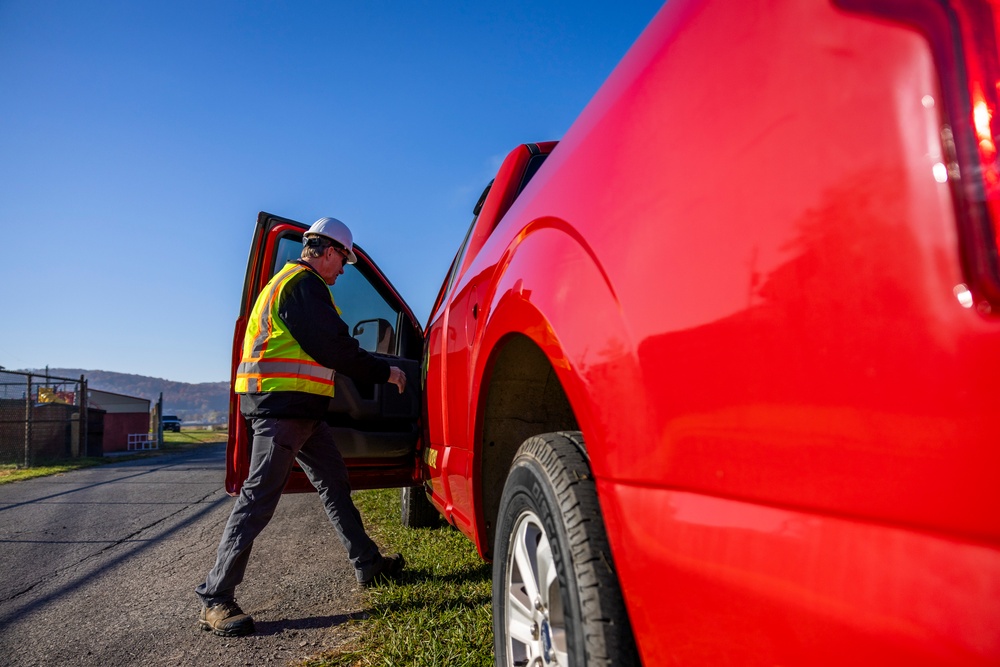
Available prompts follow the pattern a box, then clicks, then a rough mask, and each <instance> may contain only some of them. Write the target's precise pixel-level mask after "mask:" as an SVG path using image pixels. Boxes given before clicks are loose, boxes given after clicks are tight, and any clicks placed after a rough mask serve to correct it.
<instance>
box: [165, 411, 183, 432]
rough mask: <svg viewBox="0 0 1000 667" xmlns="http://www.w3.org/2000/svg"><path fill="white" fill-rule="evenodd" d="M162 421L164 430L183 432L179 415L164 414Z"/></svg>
mask: <svg viewBox="0 0 1000 667" xmlns="http://www.w3.org/2000/svg"><path fill="white" fill-rule="evenodd" d="M160 423H161V424H163V430H164V431H173V432H174V433H180V432H181V420H180V418H179V417H178V416H177V415H163V419H161V420H160Z"/></svg>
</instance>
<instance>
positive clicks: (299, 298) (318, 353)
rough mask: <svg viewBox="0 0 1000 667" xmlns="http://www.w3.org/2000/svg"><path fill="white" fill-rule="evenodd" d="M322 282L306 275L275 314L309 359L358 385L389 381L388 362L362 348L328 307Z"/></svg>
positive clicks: (290, 291) (288, 292) (292, 288)
mask: <svg viewBox="0 0 1000 667" xmlns="http://www.w3.org/2000/svg"><path fill="white" fill-rule="evenodd" d="M326 290H327V287H326V285H325V284H324V283H323V282H322V279H320V278H318V277H317V276H315V275H311V274H309V273H306V274H305V275H303V277H302V279H301V280H299V281H297V282H296V284H295V285H291V286H290V289H288V290H287V291H286V296H285V298H284V300H283V301H282V303H280V304H278V315H279V316H280V317H281V319H282V320H283V321H284V322H285V325H286V326H287V327H288V331H289V333H291V334H292V336H293V337H294V338H295V340H297V341H298V343H299V345H301V346H302V349H303V350H305V352H306V354H308V355H309V356H310V357H312V358H313V359H315V360H316V361H318V362H319V363H321V364H323V365H324V366H326V367H327V368H332V369H334V370H335V371H337V372H338V373H344V374H345V375H347V376H348V377H350V378H352V379H354V380H358V381H361V382H369V383H374V384H382V383H385V382H388V381H389V363H388V362H386V361H385V360H384V359H379V358H377V357H374V356H372V355H371V354H369V353H368V352H367V351H365V350H363V349H361V346H360V345H359V344H358V341H357V340H355V339H354V338H352V337H351V335H350V332H349V331H348V328H347V323H346V322H344V320H343V319H341V317H340V315H339V314H337V310H336V309H335V308H334V307H333V306H331V305H330V299H329V296H328V295H327V294H326V293H325V292H326Z"/></svg>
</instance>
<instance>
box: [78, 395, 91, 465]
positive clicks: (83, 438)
mask: <svg viewBox="0 0 1000 667" xmlns="http://www.w3.org/2000/svg"><path fill="white" fill-rule="evenodd" d="M76 391H77V394H76V395H77V396H78V397H79V398H78V399H77V401H76V403H77V406H79V408H80V428H79V429H77V430H78V431H79V433H80V448H79V456H80V458H83V457H84V456H87V440H88V439H87V422H89V421H90V419H88V417H89V415H88V414H87V381H86V380H85V379H84V377H83V376H82V375H81V376H80V384H79V385H77V389H76Z"/></svg>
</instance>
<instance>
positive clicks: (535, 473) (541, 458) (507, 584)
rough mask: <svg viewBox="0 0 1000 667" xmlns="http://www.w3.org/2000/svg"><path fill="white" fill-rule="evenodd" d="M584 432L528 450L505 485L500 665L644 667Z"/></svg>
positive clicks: (498, 578)
mask: <svg viewBox="0 0 1000 667" xmlns="http://www.w3.org/2000/svg"><path fill="white" fill-rule="evenodd" d="M583 452H584V449H583V437H582V435H581V434H580V433H579V432H576V431H569V432H561V433H549V434H545V435H542V436H537V437H533V438H529V439H528V440H525V441H524V444H522V445H521V448H520V449H519V450H518V452H517V455H516V456H515V457H514V462H513V464H512V465H511V470H510V473H509V475H508V476H507V482H506V484H505V485H504V491H503V496H502V498H501V500H500V512H499V516H498V518H497V520H498V522H499V525H498V527H497V536H496V545H495V549H494V552H493V553H494V557H495V560H494V561H493V632H494V646H495V650H496V657H497V664H498V665H503V666H504V667H515V666H518V665H526V666H529V667H535V666H537V667H542V666H545V667H548V666H550V665H562V666H564V667H566V666H568V665H579V666H584V667H594V666H597V665H615V666H618V665H626V666H627V665H638V664H639V660H638V656H637V654H636V649H635V643H634V640H633V638H632V632H631V628H630V626H629V622H628V615H627V613H626V611H625V605H624V602H623V601H622V596H621V591H620V588H619V586H618V579H617V576H616V574H615V571H614V565H613V563H612V559H611V550H610V548H609V545H608V538H607V535H606V534H605V530H604V520H603V519H602V518H601V511H600V507H599V506H598V502H597V490H596V486H595V484H594V480H593V476H592V475H591V473H590V467H589V465H588V463H587V459H586V456H585V455H584V453H583Z"/></svg>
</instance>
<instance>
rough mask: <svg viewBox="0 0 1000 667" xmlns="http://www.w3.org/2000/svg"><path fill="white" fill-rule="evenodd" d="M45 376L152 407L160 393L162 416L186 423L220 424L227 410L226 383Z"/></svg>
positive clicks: (71, 372)
mask: <svg viewBox="0 0 1000 667" xmlns="http://www.w3.org/2000/svg"><path fill="white" fill-rule="evenodd" d="M29 370H30V372H32V373H38V374H41V375H44V374H45V369H44V368H42V369H29ZM48 372H49V375H52V376H56V377H63V378H79V377H80V376H81V375H82V376H84V377H85V378H86V379H87V386H88V387H90V388H91V389H99V390H101V391H109V392H112V393H115V394H125V395H126V396H137V397H139V398H148V399H149V400H150V401H151V402H152V403H155V402H156V401H157V399H158V398H159V396H160V393H161V392H162V393H163V413H164V414H167V415H177V416H178V417H180V418H181V420H183V421H184V422H186V423H197V422H204V423H208V424H221V423H224V422H225V421H226V419H227V417H228V410H229V383H228V382H199V383H197V384H191V383H188V382H174V381H172V380H164V379H161V378H154V377H148V376H146V375H133V374H131V373H113V372H111V371H88V370H83V369H80V368H50V369H48Z"/></svg>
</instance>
